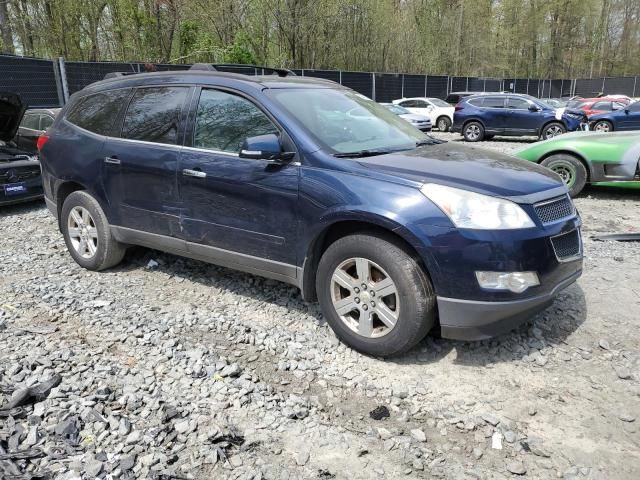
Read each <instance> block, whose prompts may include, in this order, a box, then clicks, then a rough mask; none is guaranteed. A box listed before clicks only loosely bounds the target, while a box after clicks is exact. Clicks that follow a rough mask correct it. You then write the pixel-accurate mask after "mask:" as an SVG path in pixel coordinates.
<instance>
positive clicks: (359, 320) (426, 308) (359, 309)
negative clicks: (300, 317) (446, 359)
mask: <svg viewBox="0 0 640 480" xmlns="http://www.w3.org/2000/svg"><path fill="white" fill-rule="evenodd" d="M365 287H366V288H365ZM316 291H317V294H318V300H319V302H320V307H321V309H322V312H323V314H324V317H325V318H326V320H327V323H328V324H329V325H330V326H331V328H332V329H333V331H334V332H335V334H336V336H337V337H338V338H339V339H340V340H341V341H342V342H344V343H345V344H346V345H349V346H350V347H351V348H353V349H355V350H358V351H360V352H363V353H367V354H370V355H374V356H381V357H387V356H393V355H399V354H401V353H404V352H406V351H407V350H409V349H411V348H412V347H414V346H415V345H416V344H417V343H419V342H420V341H421V340H422V339H423V338H424V337H425V336H426V335H427V333H428V332H429V330H431V328H432V327H433V325H434V322H435V302H436V298H435V293H434V291H433V287H432V286H431V282H430V281H429V279H428V278H427V275H426V274H425V272H424V271H423V270H422V268H421V267H420V265H419V264H418V263H417V261H416V260H415V259H414V258H413V257H412V256H411V255H409V254H408V253H407V252H406V251H405V250H404V249H403V247H402V246H401V245H400V244H399V242H398V241H397V240H396V239H394V238H392V237H386V236H382V237H381V236H378V235H376V234H374V233H361V234H355V235H349V236H346V237H343V238H341V239H339V240H336V241H335V242H334V243H333V244H331V245H330V246H329V248H327V250H326V251H325V252H324V254H323V255H322V258H321V259H320V263H319V265H318V271H317V273H316ZM390 320H393V321H390Z"/></svg>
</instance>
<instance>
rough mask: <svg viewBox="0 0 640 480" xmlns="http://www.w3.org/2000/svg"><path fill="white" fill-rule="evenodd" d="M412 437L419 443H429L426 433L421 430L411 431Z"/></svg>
mask: <svg viewBox="0 0 640 480" xmlns="http://www.w3.org/2000/svg"><path fill="white" fill-rule="evenodd" d="M411 437H412V438H413V439H414V440H416V441H418V442H426V441H427V436H426V435H425V433H424V432H423V431H422V430H420V429H419V428H416V429H414V430H411Z"/></svg>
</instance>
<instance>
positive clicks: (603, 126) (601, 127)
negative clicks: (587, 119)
mask: <svg viewBox="0 0 640 480" xmlns="http://www.w3.org/2000/svg"><path fill="white" fill-rule="evenodd" d="M593 130H594V131H596V132H612V131H613V125H612V124H611V122H608V121H607V120H600V121H599V122H597V123H596V124H595V125H594V126H593Z"/></svg>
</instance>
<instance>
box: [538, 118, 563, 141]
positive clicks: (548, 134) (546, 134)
mask: <svg viewBox="0 0 640 480" xmlns="http://www.w3.org/2000/svg"><path fill="white" fill-rule="evenodd" d="M566 131H567V129H566V128H564V125H562V124H561V123H560V122H551V123H550V124H549V125H547V126H545V127H544V128H543V129H542V135H540V136H541V137H542V139H543V140H549V139H550V138H553V137H557V136H558V135H562V134H563V133H566Z"/></svg>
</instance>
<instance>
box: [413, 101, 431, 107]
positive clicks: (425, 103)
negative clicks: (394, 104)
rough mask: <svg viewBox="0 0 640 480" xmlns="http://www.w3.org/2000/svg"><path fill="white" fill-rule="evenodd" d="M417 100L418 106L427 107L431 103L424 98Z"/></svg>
mask: <svg viewBox="0 0 640 480" xmlns="http://www.w3.org/2000/svg"><path fill="white" fill-rule="evenodd" d="M415 102H416V107H417V108H427V107H428V106H429V104H428V103H427V102H425V101H424V100H416V101H415Z"/></svg>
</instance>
